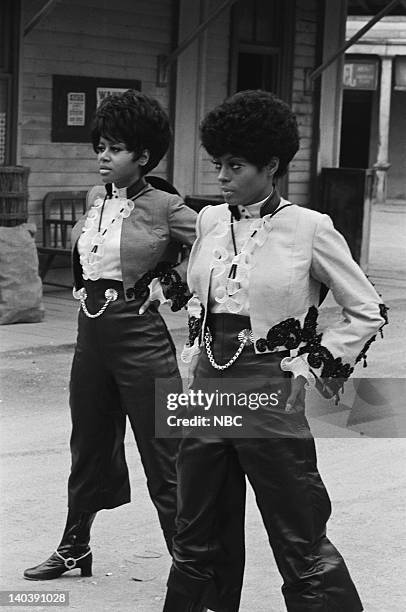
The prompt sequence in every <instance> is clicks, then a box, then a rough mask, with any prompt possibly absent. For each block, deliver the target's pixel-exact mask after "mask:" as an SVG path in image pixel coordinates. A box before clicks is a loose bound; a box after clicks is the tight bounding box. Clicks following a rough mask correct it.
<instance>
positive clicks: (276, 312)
mask: <svg viewBox="0 0 406 612" xmlns="http://www.w3.org/2000/svg"><path fill="white" fill-rule="evenodd" d="M284 204H288V202H287V201H285V200H282V201H281V206H283V205H284ZM229 219H230V212H229V210H228V206H227V205H226V204H222V205H218V206H208V207H206V208H204V209H203V210H202V211H201V212H200V214H199V216H198V220H197V227H196V233H197V239H196V242H195V244H194V246H193V248H192V251H191V254H190V259H189V267H188V284H189V288H190V290H191V291H192V293H193V294H194V296H196V297H197V298H198V299H199V300H200V303H201V304H202V305H203V307H204V312H205V315H204V319H205V318H206V314H207V304H208V297H209V288H210V277H211V268H210V262H211V261H212V260H213V249H214V247H215V246H218V238H217V237H216V232H215V230H216V227H217V224H218V223H219V222H222V221H224V220H226V221H228V220H229ZM269 227H270V231H269V234H268V237H267V239H266V241H265V243H264V244H263V245H262V246H257V247H256V249H255V250H254V252H253V255H252V257H253V263H252V267H251V271H250V279H249V288H248V294H249V304H250V321H251V329H252V332H253V336H254V347H255V351H256V353H262V352H274V351H281V350H284V349H286V348H288V349H295V350H296V352H297V351H299V353H302V354H306V355H307V356H308V361H309V364H310V365H311V366H313V367H314V368H317V367H319V366H328V367H327V369H325V372H324V375H325V376H329V375H332V376H343V378H346V376H347V375H349V374H348V373H347V374H346V372H345V370H343V369H342V367H341V366H342V365H343V363H342V362H344V365H346V366H347V371H348V370H349V367H350V366H351V367H352V366H353V365H354V363H355V361H356V360H357V359H359V358H360V357H363V356H364V354H363V349H364V348H365V344H366V343H367V342H368V341H369V340H370V339H371V338H372V337H373V336H374V335H375V334H376V332H377V331H378V330H379V329H380V328H381V327H382V326H383V325H384V324H385V320H386V319H385V313H386V310H385V307H384V306H383V304H381V302H382V300H381V298H380V296H379V295H378V294H377V292H376V291H375V289H374V288H373V286H372V284H371V283H370V282H369V280H368V279H367V278H366V276H365V275H364V273H363V272H362V270H361V269H360V267H359V266H358V264H357V263H356V262H355V261H354V260H353V258H352V256H351V253H350V250H349V248H348V245H347V243H346V242H345V240H344V238H343V236H342V235H341V234H340V233H339V232H337V230H336V229H335V228H334V226H333V223H332V221H331V219H330V217H329V216H328V215H325V214H321V213H319V212H316V211H314V210H310V209H307V208H303V207H300V206H297V205H290V206H288V207H286V208H285V209H284V210H281V211H280V212H278V213H277V214H276V215H275V216H274V217H273V218H272V219H271V220H270V221H269ZM321 283H323V284H324V285H326V286H327V287H329V288H330V289H331V291H332V293H333V295H334V298H335V300H336V302H337V303H338V304H339V305H340V306H341V308H342V317H341V319H340V320H339V321H337V323H336V325H335V326H333V327H330V328H329V329H326V330H325V331H324V332H323V335H322V337H321V336H320V332H319V330H318V329H317V308H318V304H319V295H320V288H321ZM203 328H204V323H203ZM192 340H193V339H192ZM292 354H293V353H292ZM309 355H311V358H309ZM331 373H332V374H331Z"/></svg>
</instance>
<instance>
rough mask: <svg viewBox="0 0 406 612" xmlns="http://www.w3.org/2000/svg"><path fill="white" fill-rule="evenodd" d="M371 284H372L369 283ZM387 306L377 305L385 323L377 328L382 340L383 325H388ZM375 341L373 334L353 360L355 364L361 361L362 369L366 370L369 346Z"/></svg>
mask: <svg viewBox="0 0 406 612" xmlns="http://www.w3.org/2000/svg"><path fill="white" fill-rule="evenodd" d="M371 284H372V283H371ZM388 310H389V308H388V306H386V304H379V312H380V315H381V317H382V318H383V319H384V321H385V323H383V324H382V325H381V327H380V328H379V333H380V335H381V338H383V331H382V330H383V328H384V327H385V325H387V324H388V323H389V320H388ZM375 340H376V334H374V335H373V336H372V337H371V338H370V339H369V340H367V342H365V344H364V346H363V348H362V350H361V352H360V354H359V355H358V357H357V358H356V360H355V363H358V362H359V361H361V359H362V360H363V367H364V368H366V367H367V365H368V364H367V351H368V349H369V347H370V346H371V344H372V343H373V342H375Z"/></svg>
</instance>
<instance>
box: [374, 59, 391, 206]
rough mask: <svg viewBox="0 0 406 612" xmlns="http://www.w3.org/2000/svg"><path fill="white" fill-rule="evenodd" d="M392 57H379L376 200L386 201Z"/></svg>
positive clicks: (379, 201) (375, 165)
mask: <svg viewBox="0 0 406 612" xmlns="http://www.w3.org/2000/svg"><path fill="white" fill-rule="evenodd" d="M392 60H393V58H392V57H387V56H385V57H381V86H380V92H379V125H378V132H379V140H378V154H377V160H376V163H375V164H374V168H375V170H376V201H377V202H378V203H379V204H383V203H385V202H386V193H387V174H388V169H389V167H390V163H389V160H388V150H389V124H390V104H391V93H392V63H393V62H392Z"/></svg>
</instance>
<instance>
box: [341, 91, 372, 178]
mask: <svg viewBox="0 0 406 612" xmlns="http://www.w3.org/2000/svg"><path fill="white" fill-rule="evenodd" d="M372 97H373V92H372V91H359V90H358V91H354V90H350V89H345V90H344V92H343V111H342V124H341V145H340V166H341V167H343V168H368V166H369V144H370V137H371V114H372Z"/></svg>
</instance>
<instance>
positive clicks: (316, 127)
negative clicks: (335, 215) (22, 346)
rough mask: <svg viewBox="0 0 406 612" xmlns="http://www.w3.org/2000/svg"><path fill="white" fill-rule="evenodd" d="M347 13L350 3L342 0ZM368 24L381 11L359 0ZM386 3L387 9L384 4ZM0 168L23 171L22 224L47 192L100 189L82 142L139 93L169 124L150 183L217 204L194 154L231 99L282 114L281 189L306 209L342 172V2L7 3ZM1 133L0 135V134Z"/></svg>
mask: <svg viewBox="0 0 406 612" xmlns="http://www.w3.org/2000/svg"><path fill="white" fill-rule="evenodd" d="M349 3H350V4H352V5H353V6H356V5H357V4H358V3H357V1H356V0H349ZM361 4H362V5H363V6H364V7H365V5H369V6H370V7H371V12H372V14H376V13H378V12H379V11H380V10H381V8H382V7H384V6H386V5H388V3H387V2H383V1H379V0H368V1H366V0H364V1H363V2H362V3H361ZM389 4H390V5H392V6H393V5H394V2H393V1H392V2H391V3H389ZM1 7H2V8H1V9H0V10H1V11H2V23H3V34H4V33H5V32H7V33H8V34H9V35H8V36H7V37H4V36H3V43H2V44H3V48H2V51H1V53H2V57H1V60H2V61H1V66H0V156H2V157H0V163H3V164H9V165H13V164H21V165H23V166H27V167H29V168H30V177H29V216H30V220H31V221H34V222H35V223H36V224H37V226H38V229H40V228H41V202H42V199H43V197H44V196H45V194H46V193H47V192H49V191H56V190H73V189H74V190H82V189H87V188H88V187H89V186H91V185H93V184H94V183H97V182H99V177H98V173H97V171H96V163H95V156H94V153H93V150H92V148H91V146H90V144H89V142H88V124H89V117H90V115H91V112H92V111H93V110H94V107H95V105H96V104H97V100H98V99H100V98H101V97H102V96H103V95H105V94H106V93H108V92H109V91H111V90H114V89H115V88H118V89H120V88H124V89H126V88H128V87H130V86H133V87H138V88H140V89H141V90H142V91H144V92H146V93H148V94H150V95H152V96H155V97H156V98H157V99H158V100H159V101H160V102H161V103H162V104H163V106H164V107H165V108H166V109H167V111H168V112H169V115H170V118H171V121H172V124H173V132H174V141H173V147H172V149H171V151H170V152H169V154H168V155H167V157H166V158H165V160H164V161H163V162H162V163H161V164H160V165H159V167H158V168H157V170H156V173H157V174H159V175H161V176H164V177H166V178H168V179H169V180H171V181H173V183H174V184H175V185H176V187H177V189H178V190H179V191H180V192H181V193H182V194H184V195H190V194H202V195H211V194H216V193H217V185H216V177H215V173H214V171H213V169H212V166H211V164H210V161H209V160H208V159H207V156H206V155H205V154H204V152H203V151H202V149H201V147H200V146H199V138H198V125H199V122H200V120H201V118H202V117H203V115H204V114H205V113H206V112H207V111H208V110H209V109H210V108H212V107H213V106H214V105H215V104H217V103H218V102H220V101H222V100H223V99H224V97H225V96H227V95H228V94H231V93H233V92H235V91H237V90H240V89H247V88H265V89H269V90H272V91H274V92H275V93H277V94H278V95H279V96H281V97H282V98H283V99H285V100H286V101H287V102H289V103H290V104H291V105H292V108H293V110H294V112H295V113H296V115H297V118H298V123H299V127H300V136H301V147H300V151H299V153H298V154H297V156H296V158H295V160H294V162H293V163H292V164H291V167H290V171H289V174H288V176H287V177H286V178H285V179H284V183H283V185H282V191H283V193H284V194H285V195H287V196H288V197H289V198H291V199H293V200H294V201H295V202H297V203H300V204H303V205H305V206H310V207H313V206H314V203H315V199H316V194H317V179H318V176H319V174H320V170H321V168H322V167H323V166H329V167H331V166H332V167H336V166H338V165H339V149H340V129H341V125H340V124H341V102H342V74H343V62H344V56H343V53H342V52H341V53H338V55H337V58H336V59H335V61H333V62H332V63H331V64H330V65H329V66H328V67H326V68H325V69H323V70H322V71H320V72H319V76H318V77H317V78H313V76H314V75H313V72H314V70H315V69H316V68H317V67H318V66H320V65H321V64H323V62H324V61H325V60H326V59H328V58H330V57H331V56H333V55H334V54H335V53H336V52H339V51H340V49H342V46H343V45H344V43H345V25H346V18H347V1H346V0H325V1H321V0H115V2H114V3H112V2H107V1H105V0H69V1H68V0H48V1H46V0H3V2H2V5H1ZM2 126H3V127H2Z"/></svg>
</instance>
